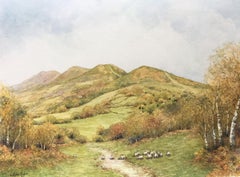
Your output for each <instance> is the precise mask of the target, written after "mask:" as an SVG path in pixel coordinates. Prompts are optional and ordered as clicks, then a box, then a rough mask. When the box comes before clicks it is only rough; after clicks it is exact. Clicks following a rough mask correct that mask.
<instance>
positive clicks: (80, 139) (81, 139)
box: [75, 135, 87, 144]
mask: <svg viewBox="0 0 240 177" xmlns="http://www.w3.org/2000/svg"><path fill="white" fill-rule="evenodd" d="M75 141H77V142H78V143H81V144H84V143H86V142H87V137H86V136H83V135H78V136H77V137H76V138H75Z"/></svg>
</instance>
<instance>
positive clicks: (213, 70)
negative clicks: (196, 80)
mask: <svg viewBox="0 0 240 177" xmlns="http://www.w3.org/2000/svg"><path fill="white" fill-rule="evenodd" d="M210 61H211V63H210V67H209V69H208V72H207V75H206V78H207V82H208V83H209V84H210V85H211V86H212V87H213V88H214V89H215V90H217V91H218V94H217V95H219V97H218V99H221V100H222V101H223V102H224V104H225V105H230V106H229V107H228V110H226V112H228V114H229V112H232V113H233V117H232V121H231V127H230V133H229V144H230V147H232V148H234V147H235V146H236V140H235V139H236V138H235V132H236V124H237V119H238V117H239V109H240V89H239V88H240V44H234V43H229V44H226V45H225V46H224V47H223V48H220V49H218V50H217V51H216V53H215V54H214V55H213V56H211V57H210ZM233 107H235V108H234V109H233ZM217 115H218V117H220V116H219V114H217ZM219 133H221V132H219Z"/></svg>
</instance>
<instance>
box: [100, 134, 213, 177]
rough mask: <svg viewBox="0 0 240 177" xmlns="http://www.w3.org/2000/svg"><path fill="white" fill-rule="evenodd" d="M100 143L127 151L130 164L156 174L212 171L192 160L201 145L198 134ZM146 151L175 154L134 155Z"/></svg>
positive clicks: (198, 175) (187, 176) (188, 175)
mask: <svg viewBox="0 0 240 177" xmlns="http://www.w3.org/2000/svg"><path fill="white" fill-rule="evenodd" d="M99 146H102V147H104V148H108V149H111V151H114V153H115V154H118V155H119V154H122V153H123V154H127V156H128V160H129V161H130V162H131V163H133V164H136V165H138V166H142V167H144V168H148V169H150V170H151V171H152V173H153V174H155V175H156V176H167V177H181V176H182V177H192V176H194V177H203V176H206V175H207V174H208V173H209V172H210V171H211V170H212V168H211V167H203V166H201V164H197V163H194V162H193V159H194V153H195V152H197V151H198V150H200V149H201V147H202V145H201V143H200V140H199V139H198V138H197V137H193V136H191V135H190V134H189V133H186V132H182V133H176V134H169V135H165V136H162V137H160V138H157V139H152V140H145V141H143V142H140V143H138V144H134V145H126V144H124V143H123V142H121V141H119V142H108V143H103V144H99ZM146 150H155V151H161V152H163V153H164V155H165V153H166V152H167V151H170V152H171V153H172V156H171V157H166V156H164V157H163V158H159V159H151V160H147V159H144V160H137V159H136V158H134V157H133V155H132V154H134V152H136V151H140V152H144V151H146Z"/></svg>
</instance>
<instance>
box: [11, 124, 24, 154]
mask: <svg viewBox="0 0 240 177" xmlns="http://www.w3.org/2000/svg"><path fill="white" fill-rule="evenodd" d="M21 133H22V127H20V128H19V131H18V135H17V137H16V139H15V140H14V142H13V145H12V150H14V149H15V146H16V143H17V141H18V139H19V137H20V135H21Z"/></svg>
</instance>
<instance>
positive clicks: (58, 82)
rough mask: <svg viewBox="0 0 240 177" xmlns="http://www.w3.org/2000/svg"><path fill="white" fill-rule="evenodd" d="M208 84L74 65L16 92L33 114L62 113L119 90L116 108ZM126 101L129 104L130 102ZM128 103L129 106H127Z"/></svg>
mask: <svg viewBox="0 0 240 177" xmlns="http://www.w3.org/2000/svg"><path fill="white" fill-rule="evenodd" d="M205 87H206V86H205V85H204V84H201V83H198V82H194V81H191V80H188V79H185V78H181V77H178V76H175V75H173V74H171V73H168V72H165V71H162V70H159V69H156V68H152V67H148V66H142V67H139V68H137V69H135V70H133V71H131V72H130V73H126V72H125V71H124V70H122V69H121V68H118V67H117V66H114V65H110V64H107V65H98V66H96V67H94V68H92V69H89V70H88V69H83V68H80V67H72V68H70V69H69V70H67V71H66V72H64V73H63V74H61V75H59V76H58V77H57V78H56V79H55V80H54V81H52V82H50V83H49V84H45V85H42V86H41V87H33V88H28V89H27V90H23V91H21V92H16V94H17V97H18V98H19V99H20V101H21V102H22V103H23V105H25V106H26V107H27V109H28V111H29V112H30V113H31V114H32V115H33V117H39V116H42V115H46V114H49V113H61V112H66V111H68V110H70V109H71V108H76V107H79V106H82V105H84V104H86V103H89V102H90V101H91V100H94V99H95V98H98V97H99V96H101V95H104V94H106V95H108V94H107V93H109V92H111V91H115V93H116V94H115V95H114V96H113V97H108V100H110V101H111V102H112V103H113V104H114V106H115V107H117V106H119V105H120V106H128V105H131V106H135V108H137V107H139V105H147V106H145V107H151V106H153V105H154V106H155V108H146V109H156V104H155V103H158V104H157V105H158V106H159V107H160V106H161V105H164V104H167V103H169V102H170V101H171V100H172V98H174V99H176V98H178V97H179V96H180V95H181V94H182V93H183V92H191V93H194V94H197V93H199V92H201V90H202V89H204V88H205ZM126 100H130V101H128V103H126ZM125 103H126V105H124V104H125Z"/></svg>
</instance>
